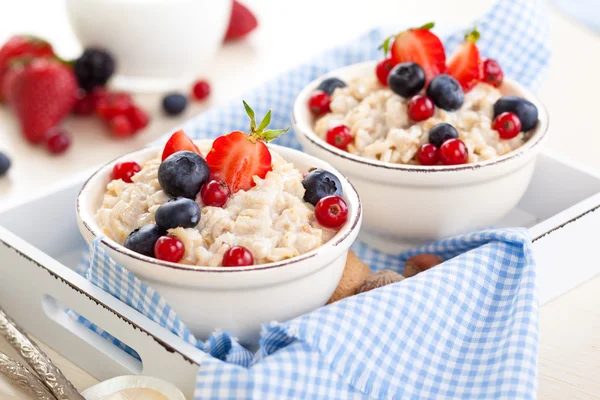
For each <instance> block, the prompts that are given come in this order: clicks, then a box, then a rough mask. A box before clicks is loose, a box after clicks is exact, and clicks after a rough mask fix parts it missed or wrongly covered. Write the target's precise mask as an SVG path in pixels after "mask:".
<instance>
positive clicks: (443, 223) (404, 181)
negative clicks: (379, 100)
mask: <svg viewBox="0 0 600 400" xmlns="http://www.w3.org/2000/svg"><path fill="white" fill-rule="evenodd" d="M375 64H376V62H375V61H369V62H365V63H360V64H355V65H351V66H348V67H345V68H341V69H338V70H335V71H332V72H330V73H328V74H326V75H325V76H322V77H320V78H319V79H317V80H315V81H313V82H311V83H310V84H309V85H308V86H306V87H305V88H304V89H303V90H302V91H301V92H300V94H299V95H298V97H297V98H296V101H295V103H294V108H293V112H292V123H293V126H294V131H295V133H296V136H297V137H298V140H299V141H300V142H301V143H302V145H303V147H304V149H305V150H306V152H308V153H309V154H312V155H314V156H316V157H318V158H320V159H322V160H325V161H327V162H328V163H330V164H331V165H333V166H334V167H335V168H337V169H339V170H340V171H341V172H342V173H343V174H344V175H345V176H347V177H348V179H349V180H350V181H351V182H352V184H353V185H354V186H356V188H357V190H358V192H359V194H360V196H361V200H362V203H363V206H364V209H365V211H364V214H365V216H364V224H363V231H362V232H361V239H363V240H364V241H366V242H367V243H368V244H370V245H371V246H373V247H375V248H377V249H380V250H383V251H386V252H388V253H399V252H402V251H404V250H406V249H408V248H411V247H414V246H416V245H419V244H422V243H424V242H427V241H432V240H436V239H440V238H444V237H448V236H451V235H455V234H458V233H464V232H469V231H473V230H476V229H480V228H486V227H489V226H492V225H493V224H494V223H496V222H497V221H499V220H500V219H501V218H502V217H504V216H505V215H506V214H507V213H508V212H509V211H510V210H511V209H512V208H514V207H515V205H516V204H517V203H518V202H519V200H520V199H521V197H522V196H523V194H524V193H525V190H526V189H527V186H528V185H529V182H530V180H531V177H532V174H533V170H534V166H535V159H536V155H537V154H538V152H539V150H540V143H541V142H542V140H543V139H544V137H545V135H546V131H547V130H548V116H547V114H546V109H545V108H544V106H543V105H542V104H541V103H540V102H539V101H538V99H537V98H536V97H535V96H533V94H531V93H530V92H529V91H528V90H527V89H525V88H524V87H523V86H521V85H519V84H518V83H516V82H514V81H512V80H510V79H505V81H504V83H503V85H502V86H501V87H500V91H501V92H502V93H503V94H514V95H517V96H521V97H524V98H526V99H527V100H529V101H531V102H532V103H533V104H535V105H536V107H537V108H538V111H539V121H538V124H537V127H536V128H535V131H534V132H533V134H532V136H531V137H530V138H529V140H528V141H527V142H526V143H525V144H524V145H523V146H521V147H520V148H518V149H516V150H515V151H513V152H511V153H509V154H506V155H504V156H501V157H498V158H496V159H493V160H489V161H485V162H478V163H473V164H466V165H458V166H433V167H428V166H419V165H402V164H393V163H386V162H381V161H377V160H370V159H367V158H364V157H360V156H357V155H354V154H350V153H348V152H345V151H342V150H339V149H337V148H335V147H333V146H331V145H329V144H328V143H326V142H325V141H324V140H323V139H321V138H320V137H318V136H317V134H316V133H315V132H314V130H313V124H314V119H313V116H312V114H311V113H310V111H309V109H308V107H307V103H308V99H309V98H310V96H311V93H312V92H313V91H314V90H315V89H316V87H317V86H318V85H319V83H320V82H321V81H322V80H323V79H325V78H328V77H338V78H340V79H343V80H349V79H352V78H355V77H358V76H363V75H366V74H372V73H374V71H375Z"/></svg>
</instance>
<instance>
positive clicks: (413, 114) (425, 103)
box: [408, 95, 435, 122]
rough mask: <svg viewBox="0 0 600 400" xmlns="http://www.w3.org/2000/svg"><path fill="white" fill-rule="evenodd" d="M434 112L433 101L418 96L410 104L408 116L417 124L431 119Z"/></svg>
mask: <svg viewBox="0 0 600 400" xmlns="http://www.w3.org/2000/svg"><path fill="white" fill-rule="evenodd" d="M434 111H435V107H434V106H433V101H431V99H430V98H429V97H427V96H422V95H416V96H414V97H413V98H412V99H410V101H409V102H408V116H409V117H410V119H412V120H413V121H415V122H419V121H425V120H426V119H428V118H431V117H432V116H433V112H434Z"/></svg>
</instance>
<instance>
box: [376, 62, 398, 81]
mask: <svg viewBox="0 0 600 400" xmlns="http://www.w3.org/2000/svg"><path fill="white" fill-rule="evenodd" d="M393 67H394V64H392V59H391V58H386V59H384V60H381V61H379V62H378V63H377V66H376V67H375V75H377V79H378V80H379V83H381V84H382V85H383V86H387V84H388V76H389V75H390V71H391V70H392V68H393Z"/></svg>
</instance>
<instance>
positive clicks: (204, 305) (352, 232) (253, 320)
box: [77, 140, 362, 344]
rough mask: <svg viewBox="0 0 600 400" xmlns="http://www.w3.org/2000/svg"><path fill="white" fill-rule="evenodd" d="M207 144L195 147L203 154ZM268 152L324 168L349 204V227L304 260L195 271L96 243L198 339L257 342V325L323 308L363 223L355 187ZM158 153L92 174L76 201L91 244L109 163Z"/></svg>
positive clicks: (291, 153)
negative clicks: (219, 333) (220, 335)
mask: <svg viewBox="0 0 600 400" xmlns="http://www.w3.org/2000/svg"><path fill="white" fill-rule="evenodd" d="M210 142H211V141H210V140H204V141H197V143H198V145H199V147H200V148H202V147H203V146H207V145H208V146H210ZM269 147H270V148H271V149H272V150H273V151H275V152H277V153H279V154H280V155H281V156H282V157H283V158H284V159H286V160H288V161H290V162H292V163H293V164H294V165H295V166H296V168H298V169H299V170H300V171H302V172H306V171H308V169H309V168H313V167H316V168H323V169H326V170H328V171H330V172H332V173H334V174H335V175H336V176H337V177H338V178H339V179H340V181H341V182H342V189H343V193H344V195H343V197H344V199H345V200H346V203H347V204H348V207H349V211H348V221H347V222H346V224H345V225H344V226H342V228H341V229H340V230H339V231H338V232H337V234H336V235H335V236H334V237H333V238H332V239H331V240H329V241H328V242H327V243H325V244H323V245H322V246H320V247H319V248H317V249H315V250H313V251H311V252H308V253H305V254H303V255H301V256H298V257H295V258H291V259H289V260H284V261H280V262H275V263H269V264H262V265H255V266H249V267H228V268H223V267H196V266H189V265H183V264H176V263H170V262H164V261H160V260H157V259H154V258H150V257H146V256H143V255H140V254H138V253H135V252H133V251H131V250H128V249H126V248H125V247H123V246H121V245H120V244H118V243H116V242H115V241H113V240H111V239H108V238H106V237H104V238H103V239H102V240H101V245H102V246H103V247H104V248H105V249H106V250H107V251H108V254H109V255H110V256H111V257H112V258H113V259H114V260H115V261H116V262H117V263H119V264H121V265H123V266H124V267H125V268H127V269H128V270H129V271H131V272H132V273H134V274H135V275H136V276H137V277H138V278H140V279H141V280H142V281H144V282H146V283H148V284H149V285H150V286H152V287H153V288H154V289H156V290H157V291H158V292H159V293H160V294H161V295H163V296H164V297H165V299H166V300H167V302H168V303H169V304H170V305H171V306H172V307H173V309H174V310H175V312H176V313H177V314H178V315H179V317H180V318H181V319H182V320H183V322H184V323H185V324H186V325H187V327H188V328H189V329H190V330H191V331H192V332H193V333H194V334H195V335H196V337H197V338H202V339H205V338H206V337H208V336H209V335H210V334H211V333H212V332H213V331H214V330H215V329H217V328H219V329H224V330H227V331H229V332H231V333H233V334H234V335H235V336H237V337H238V338H239V340H240V341H241V342H242V343H245V344H254V343H255V341H256V339H257V338H258V334H259V331H260V325H261V324H262V323H266V322H270V321H273V320H277V321H285V320H288V319H291V318H294V317H297V316H299V315H301V314H304V313H306V312H309V311H311V310H314V309H316V308H318V307H321V306H322V305H324V304H325V303H326V302H327V300H328V299H329V297H331V295H332V294H333V292H334V290H335V288H336V286H337V284H338V282H339V280H340V277H341V275H342V271H343V270H344V265H345V263H346V256H347V253H348V248H349V247H350V245H351V244H352V243H353V242H354V240H355V239H356V236H357V234H358V231H359V229H360V225H361V221H362V207H361V203H360V199H359V197H358V194H357V193H356V190H355V189H354V187H353V186H352V185H351V184H350V182H348V180H347V179H346V178H345V177H344V176H343V175H342V174H340V173H339V172H338V171H337V170H335V169H334V168H332V167H331V166H330V165H329V164H327V163H326V162H324V161H321V160H318V159H316V158H315V157H312V156H310V155H308V154H304V153H301V152H299V151H297V150H293V149H289V148H285V147H280V146H275V145H270V146H269ZM159 151H160V149H159V148H156V147H154V148H147V149H143V150H140V151H137V152H134V153H130V154H127V155H125V156H123V157H120V158H119V159H117V160H114V161H112V162H110V163H108V164H106V165H105V166H103V167H102V168H100V169H99V170H98V171H97V172H96V173H94V174H93V175H92V176H91V177H90V178H89V180H88V181H87V182H86V183H85V184H84V185H83V188H82V189H81V192H80V193H79V195H78V197H77V222H78V226H79V229H80V231H81V233H82V234H83V236H84V238H85V239H86V241H87V242H88V243H91V242H92V241H93V240H94V239H95V238H97V237H99V236H103V235H102V234H101V231H102V230H101V228H100V226H99V225H98V223H97V222H96V218H95V214H96V211H97V210H98V209H99V208H100V206H101V204H102V199H103V196H104V192H105V189H106V185H107V183H108V182H109V181H110V175H111V172H112V168H113V165H114V164H115V163H117V162H120V161H126V160H133V161H136V162H138V163H140V164H141V163H143V162H145V161H147V160H149V159H151V158H154V157H156V156H157V153H158V152H159Z"/></svg>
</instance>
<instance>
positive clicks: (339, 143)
mask: <svg viewBox="0 0 600 400" xmlns="http://www.w3.org/2000/svg"><path fill="white" fill-rule="evenodd" d="M325 139H326V140H327V143H329V144H330V145H332V146H334V147H337V148H338V149H341V150H346V149H347V148H348V145H349V144H350V143H351V142H352V139H353V137H352V133H351V132H350V128H348V127H347V126H346V125H338V126H334V127H333V128H331V129H329V130H328V131H327V135H326V136H325Z"/></svg>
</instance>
